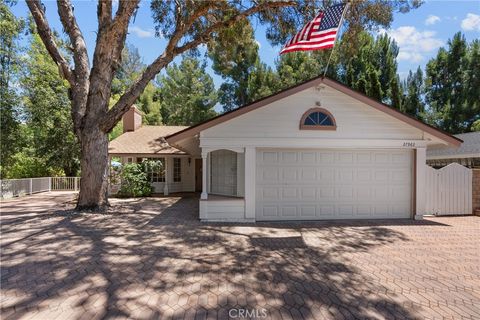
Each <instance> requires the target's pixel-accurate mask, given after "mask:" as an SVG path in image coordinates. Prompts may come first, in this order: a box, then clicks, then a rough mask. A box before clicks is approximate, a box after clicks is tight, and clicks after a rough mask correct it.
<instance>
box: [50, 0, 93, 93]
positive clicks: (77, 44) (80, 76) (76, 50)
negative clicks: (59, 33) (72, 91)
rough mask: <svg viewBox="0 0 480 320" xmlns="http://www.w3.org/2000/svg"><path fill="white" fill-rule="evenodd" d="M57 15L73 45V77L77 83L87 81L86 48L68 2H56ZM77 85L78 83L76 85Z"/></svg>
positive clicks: (62, 0)
mask: <svg viewBox="0 0 480 320" xmlns="http://www.w3.org/2000/svg"><path fill="white" fill-rule="evenodd" d="M57 6H58V15H59V16H60V20H61V21H62V25H63V28H64V29H65V32H66V33H67V34H68V36H69V38H70V42H71V43H72V45H73V60H74V62H75V75H76V76H77V79H76V80H77V81H78V80H80V81H82V80H84V79H88V77H89V75H90V64H89V61H88V53H87V46H86V44H85V40H84V39H83V34H82V32H81V31H80V27H79V26H78V24H77V20H76V19H75V16H74V15H73V10H72V4H71V3H70V0H58V1H57ZM77 85H78V83H77Z"/></svg>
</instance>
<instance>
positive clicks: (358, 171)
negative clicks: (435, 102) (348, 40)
mask: <svg viewBox="0 0 480 320" xmlns="http://www.w3.org/2000/svg"><path fill="white" fill-rule="evenodd" d="M132 112H133V113H135V112H134V111H132ZM130 116H132V113H130ZM133 116H135V114H134V115H133ZM127 117H128V115H127ZM127 122H128V120H127ZM130 122H135V121H131V120H130ZM139 126H140V125H138V126H136V125H134V126H133V128H134V129H133V130H132V131H133V132H126V133H125V134H124V135H129V136H131V137H132V138H131V139H130V140H129V141H130V146H131V149H129V150H130V152H126V153H124V151H125V149H123V150H120V149H116V150H117V153H115V154H116V155H121V156H122V157H126V161H130V160H129V159H128V158H129V157H130V158H132V159H131V161H135V160H134V159H133V158H134V157H135V158H138V157H161V158H165V159H167V158H172V157H173V158H181V159H185V160H183V162H181V164H180V165H178V164H177V167H176V168H181V169H180V170H181V175H182V179H183V177H184V176H183V174H185V172H184V171H183V170H185V171H187V172H188V175H189V177H188V178H189V179H192V180H188V181H182V188H184V189H182V190H181V189H176V191H192V190H194V189H195V190H199V189H201V196H200V200H199V201H200V213H199V215H200V216H199V218H200V219H201V220H204V221H241V222H254V221H279V220H321V219H372V218H417V219H420V218H421V217H422V216H423V214H424V212H425V169H426V148H427V147H430V146H441V145H446V146H452V147H457V146H459V145H460V144H461V142H462V141H461V140H460V139H458V138H456V137H453V136H451V135H449V134H447V133H445V132H443V131H440V130H438V129H436V128H433V127H431V126H429V125H427V124H425V123H423V122H420V121H418V120H416V119H413V118H411V117H409V116H407V115H405V114H403V113H401V112H399V111H397V110H395V109H393V108H390V107H388V106H387V105H384V104H381V103H379V102H377V101H375V100H373V99H371V98H368V97H367V96H365V95H363V94H360V93H358V92H356V91H354V90H352V89H350V88H348V87H346V86H345V85H343V84H340V83H338V82H336V81H333V80H331V79H328V78H322V77H318V78H315V79H312V80H310V81H307V82H304V83H302V84H299V85H297V86H294V87H291V88H288V89H286V90H284V91H281V92H279V93H277V94H274V95H272V96H269V97H266V98H263V99H260V100H258V101H255V102H253V103H251V104H249V105H246V106H243V107H241V108H238V109H236V110H233V111H230V112H227V113H224V114H222V115H219V116H217V117H215V118H213V119H211V120H209V121H206V122H203V123H200V124H198V125H195V126H192V127H188V128H184V129H180V128H174V129H173V128H172V129H171V130H172V131H174V132H171V133H166V132H163V131H162V132H160V133H157V134H154V130H159V131H160V130H161V129H152V132H151V134H152V136H148V134H147V133H145V134H143V133H142V135H140V134H138V135H137V133H136V132H137V130H139V131H140V130H143V129H144V127H140V128H138V127H139ZM127 131H128V130H127ZM142 137H144V138H142ZM119 139H122V136H120V137H119V138H117V140H119ZM140 139H144V140H145V141H140ZM117 140H114V141H113V142H112V144H111V146H116V145H117V144H118V142H117ZM147 141H148V142H147ZM145 143H146V144H147V145H148V146H154V145H156V146H157V147H155V148H153V149H152V150H150V151H151V152H145V151H147V150H140V149H139V150H138V152H139V153H138V155H135V152H137V149H136V148H137V145H136V144H138V148H139V147H140V145H145ZM127 144H128V143H127ZM162 146H163V147H162ZM162 148H166V149H167V150H169V151H168V152H169V153H168V154H164V153H163V151H162V150H163V149H162ZM112 151H113V150H112ZM119 151H122V152H119ZM111 154H113V153H111ZM172 154H173V155H172ZM124 159H125V158H124ZM166 161H167V166H166V167H167V174H166V176H168V178H165V182H166V185H167V189H168V190H167V191H168V192H171V191H172V190H171V188H170V185H169V183H170V181H171V180H170V179H171V177H172V176H174V174H175V172H174V170H175V167H174V166H173V165H172V162H173V161H172V160H170V162H168V160H166ZM180 161H181V160H180ZM177 163H178V160H177ZM177 170H178V169H177ZM152 174H153V173H152ZM152 176H154V175H152ZM200 186H201V188H200Z"/></svg>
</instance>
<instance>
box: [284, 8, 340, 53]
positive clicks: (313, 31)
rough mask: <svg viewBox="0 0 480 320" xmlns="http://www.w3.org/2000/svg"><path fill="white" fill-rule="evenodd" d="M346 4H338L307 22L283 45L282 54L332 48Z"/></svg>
mask: <svg viewBox="0 0 480 320" xmlns="http://www.w3.org/2000/svg"><path fill="white" fill-rule="evenodd" d="M345 6H346V4H344V3H342V4H337V5H334V6H331V7H330V8H328V9H327V10H326V11H325V12H324V11H320V13H319V14H318V15H317V16H316V17H315V19H313V20H312V21H310V22H309V23H307V24H306V25H305V26H304V27H303V28H302V30H300V32H299V33H297V34H296V35H295V36H294V37H293V38H292V39H291V40H290V41H289V42H287V44H286V45H285V47H283V49H282V51H281V52H280V54H284V53H287V52H292V51H310V50H321V49H327V48H332V47H333V45H334V44H335V39H336V38H337V32H338V29H339V28H340V23H341V20H342V15H343V10H344V9H345Z"/></svg>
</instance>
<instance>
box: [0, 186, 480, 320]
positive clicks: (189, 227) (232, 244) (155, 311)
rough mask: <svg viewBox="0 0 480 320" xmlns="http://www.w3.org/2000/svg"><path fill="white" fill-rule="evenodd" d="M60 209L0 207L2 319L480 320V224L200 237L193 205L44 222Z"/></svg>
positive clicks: (273, 229)
mask: <svg viewBox="0 0 480 320" xmlns="http://www.w3.org/2000/svg"><path fill="white" fill-rule="evenodd" d="M69 197H71V195H68V194H63V195H61V196H53V195H52V194H47V195H41V196H36V197H33V198H24V199H20V200H15V201H7V202H5V203H3V204H2V213H1V222H2V225H1V232H2V238H1V240H2V252H1V258H2V270H1V277H2V278H1V279H2V280H1V293H2V295H1V310H2V319H10V318H12V319H13V318H28V317H32V318H36V319H77V318H85V319H92V318H115V317H119V318H132V319H143V318H167V317H170V316H176V317H178V318H187V319H191V318H194V317H198V318H205V317H207V318H219V319H225V318H228V316H229V315H230V316H231V317H237V318H239V316H240V315H249V316H252V315H253V316H259V318H261V317H262V316H265V315H266V316H267V318H272V319H281V318H282V319H290V318H295V319H301V318H302V317H303V318H312V319H313V318H315V319H329V318H331V319H341V318H343V317H344V318H379V319H383V318H401V319H408V318H422V319H423V318H438V319H441V318H442V317H446V318H450V319H451V318H458V319H460V318H469V319H474V318H476V319H479V318H480V258H479V256H480V254H479V253H480V252H479V250H480V242H479V240H480V218H478V217H454V218H431V219H428V220H426V221H422V222H414V221H375V222H355V223H354V222H342V223H332V222H330V223H326V222H325V223H321V222H316V223H305V224H299V223H282V224H256V225H241V224H230V225H229V224H202V223H200V222H198V221H197V218H196V217H197V210H198V208H197V203H198V201H197V200H196V198H194V197H184V198H179V197H171V198H151V199H148V200H130V201H127V200H113V201H112V202H113V204H114V205H115V206H114V207H117V208H118V207H119V205H120V204H123V206H122V210H121V213H116V214H108V215H92V214H81V215H76V216H71V215H68V214H62V213H61V212H60V213H59V212H53V211H54V210H60V209H64V208H65V206H67V207H68V206H70V205H71V203H70V204H67V205H59V204H56V203H57V202H58V201H59V200H62V201H65V200H66V199H68V198H69ZM232 310H233V311H232ZM242 310H243V311H242ZM247 311H248V312H247ZM252 312H253V313H252Z"/></svg>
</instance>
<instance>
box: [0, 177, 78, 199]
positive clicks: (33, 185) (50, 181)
mask: <svg viewBox="0 0 480 320" xmlns="http://www.w3.org/2000/svg"><path fill="white" fill-rule="evenodd" d="M0 187H1V189H0V198H2V199H7V198H13V197H21V196H24V195H28V194H34V193H39V192H47V191H78V189H79V187H80V177H42V178H28V179H4V180H0Z"/></svg>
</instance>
